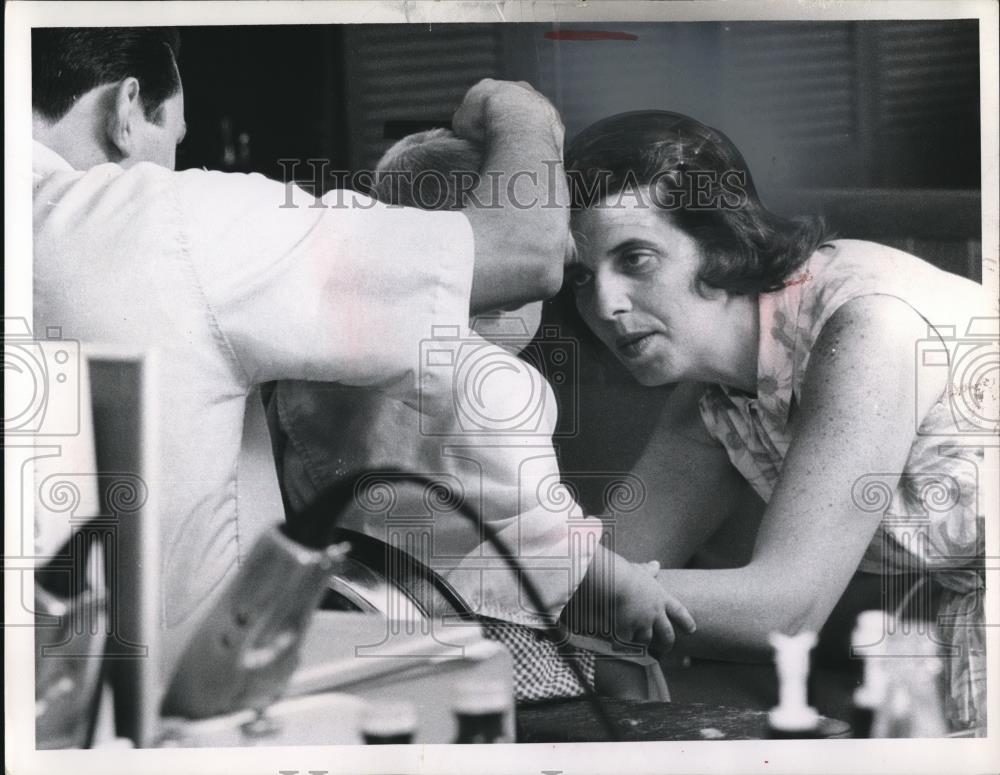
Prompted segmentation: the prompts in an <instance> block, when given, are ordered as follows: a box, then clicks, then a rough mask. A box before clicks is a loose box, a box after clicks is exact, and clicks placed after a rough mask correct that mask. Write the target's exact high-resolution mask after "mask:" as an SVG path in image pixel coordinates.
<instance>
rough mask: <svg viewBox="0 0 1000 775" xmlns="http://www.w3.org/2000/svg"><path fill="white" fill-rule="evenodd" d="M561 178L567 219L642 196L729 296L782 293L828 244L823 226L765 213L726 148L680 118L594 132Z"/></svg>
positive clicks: (571, 150)
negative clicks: (626, 196) (698, 253)
mask: <svg viewBox="0 0 1000 775" xmlns="http://www.w3.org/2000/svg"><path fill="white" fill-rule="evenodd" d="M566 172H567V176H568V178H569V186H570V196H571V200H572V203H573V207H574V209H583V208H588V207H602V206H614V201H613V198H614V197H615V196H616V195H619V194H621V193H623V192H626V191H632V190H634V191H636V192H638V193H639V195H640V196H641V195H642V194H641V191H640V189H644V188H645V187H649V192H648V198H649V200H650V202H649V204H650V206H654V207H657V208H658V209H660V210H662V211H664V212H669V214H670V217H671V218H672V219H673V223H674V224H675V225H676V226H677V227H678V228H680V229H681V230H682V231H684V232H685V233H687V234H688V235H689V236H691V237H692V238H693V239H695V240H696V241H697V242H698V244H699V245H700V246H701V248H702V251H703V253H704V262H703V264H702V267H701V271H700V272H699V275H698V279H699V280H701V281H702V282H703V283H704V284H705V285H707V286H710V287H712V288H720V289H722V290H725V291H728V292H729V293H732V294H754V293H765V292H767V291H773V290H777V289H779V288H781V287H782V286H783V283H784V281H785V280H786V279H787V278H788V277H789V275H790V274H791V273H792V272H794V271H795V269H797V268H798V267H799V266H800V265H801V264H802V263H803V262H804V261H805V260H806V259H807V258H808V257H809V256H810V255H811V254H812V252H813V251H814V250H816V248H817V247H819V245H820V244H822V243H823V241H824V238H825V227H824V225H823V222H822V221H821V220H820V219H818V218H794V219H788V218H782V217H781V216H778V215H775V214H774V213H772V212H771V211H770V210H768V209H767V208H766V207H764V206H763V205H762V204H761V202H760V199H759V198H758V197H757V191H756V189H755V188H754V184H753V180H752V179H751V177H750V171H749V169H747V165H746V162H745V161H744V160H743V156H742V155H741V154H740V152H739V151H738V150H737V149H736V146H735V145H733V143H732V142H731V141H730V140H729V138H728V137H726V136H725V135H724V134H722V132H719V131H718V130H716V129H712V128H711V127H708V126H705V125H704V124H702V123H700V122H698V121H695V120H694V119H693V118H689V117H688V116H684V115H681V114H679V113H669V112H667V111H662V110H643V111H635V112H632V113H620V114H618V115H616V116H611V117H610V118H606V119H603V120H601V121H598V122H597V123H595V124H591V125H590V126H589V127H587V128H586V129H584V130H583V131H582V132H581V133H580V134H578V135H577V136H576V137H575V138H574V140H573V142H572V143H571V144H570V145H569V147H568V148H567V150H566ZM608 197H611V198H612V199H611V201H609V200H608Z"/></svg>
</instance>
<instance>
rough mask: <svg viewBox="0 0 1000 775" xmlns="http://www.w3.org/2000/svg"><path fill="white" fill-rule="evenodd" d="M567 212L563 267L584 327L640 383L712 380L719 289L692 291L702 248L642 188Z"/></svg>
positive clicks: (721, 299)
mask: <svg viewBox="0 0 1000 775" xmlns="http://www.w3.org/2000/svg"><path fill="white" fill-rule="evenodd" d="M602 205H603V206H600V207H596V208H591V209H588V210H584V211H582V212H581V213H579V214H577V215H575V216H574V221H573V230H574V235H575V236H576V238H577V249H578V256H577V261H576V262H575V263H574V264H572V265H570V266H569V267H568V269H567V274H568V279H569V281H570V283H571V285H572V287H573V290H574V293H575V295H576V305H577V309H579V311H580V314H581V315H582V316H583V319H584V320H585V321H586V322H587V325H588V326H590V328H591V330H593V331H594V333H595V334H597V336H598V337H599V338H600V339H601V341H603V342H604V344H605V345H607V346H608V347H609V348H610V349H611V351H612V352H613V353H614V354H615V356H616V357H617V358H618V360H620V361H621V362H622V363H623V364H624V365H625V366H626V367H627V368H628V369H629V371H631V372H632V374H633V375H634V376H635V378H636V379H637V380H638V381H639V382H640V383H642V384H643V385H662V384H665V383H669V382H677V381H680V380H699V379H712V377H713V375H714V374H715V372H716V369H714V368H713V363H712V361H713V358H712V353H713V351H717V347H716V346H715V344H714V343H713V341H712V339H713V337H716V336H719V335H720V334H722V333H723V331H724V317H725V316H724V312H725V309H724V308H725V302H726V298H727V294H725V293H724V292H722V291H716V290H706V291H705V293H706V294H707V296H703V295H702V294H700V293H699V292H698V280H697V275H698V270H699V269H700V267H701V262H702V253H701V250H700V248H699V246H698V243H697V242H695V240H694V239H692V238H691V237H689V236H688V235H687V234H685V233H684V232H683V231H681V230H680V229H678V228H677V227H676V226H674V225H673V223H672V219H671V218H670V216H669V215H667V214H665V213H663V212H662V211H659V210H657V209H656V208H655V207H653V205H652V204H651V203H650V199H649V197H648V196H645V195H644V194H643V193H642V192H640V193H639V195H638V196H636V195H629V194H622V195H621V196H620V197H619V196H614V197H611V198H610V199H609V200H606V201H605V202H604V203H602Z"/></svg>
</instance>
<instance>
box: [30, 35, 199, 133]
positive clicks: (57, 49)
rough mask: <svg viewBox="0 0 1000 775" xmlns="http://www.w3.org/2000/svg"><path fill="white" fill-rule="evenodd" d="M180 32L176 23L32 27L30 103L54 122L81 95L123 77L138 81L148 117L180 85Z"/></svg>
mask: <svg viewBox="0 0 1000 775" xmlns="http://www.w3.org/2000/svg"><path fill="white" fill-rule="evenodd" d="M179 52H180V35H179V34H178V32H177V30H176V29H175V28H173V27H87V28H82V27H81V28H76V27H58V28H36V29H33V30H32V31H31V105H32V108H33V109H34V110H35V111H36V112H38V113H40V114H41V115H42V116H44V117H45V118H47V119H49V120H50V121H57V120H59V119H60V118H62V117H63V116H64V115H66V113H67V112H68V111H69V109H70V108H71V107H73V103H74V102H76V100H77V99H78V98H79V97H82V96H83V95H84V94H86V93H87V92H89V91H90V90H91V89H95V88H97V87H98V86H103V85H104V84H107V83H118V82H119V81H121V80H123V79H124V78H128V77H130V76H131V77H134V78H137V79H138V80H139V95H140V98H141V99H142V109H143V113H145V115H146V118H148V119H149V120H150V121H155V120H157V114H158V111H159V110H160V107H161V106H162V105H163V103H164V101H165V100H167V99H168V98H170V97H172V96H173V95H174V94H176V93H177V91H178V89H180V87H181V81H180V77H179V76H178V74H177V65H176V62H177V56H178V53H179Z"/></svg>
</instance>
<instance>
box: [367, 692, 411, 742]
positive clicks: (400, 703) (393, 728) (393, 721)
mask: <svg viewBox="0 0 1000 775" xmlns="http://www.w3.org/2000/svg"><path fill="white" fill-rule="evenodd" d="M416 731H417V711H416V709H415V708H414V706H413V703H412V702H407V701H405V700H391V701H386V700H374V701H372V702H369V703H367V704H366V705H365V709H364V713H363V714H362V716H361V737H362V739H364V741H365V745H406V744H408V743H412V742H413V736H414V735H415V734H416Z"/></svg>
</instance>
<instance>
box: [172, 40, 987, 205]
mask: <svg viewBox="0 0 1000 775" xmlns="http://www.w3.org/2000/svg"><path fill="white" fill-rule="evenodd" d="M595 29H596V28H595V25H575V26H574V27H573V28H572V30H568V29H566V28H565V27H560V26H559V25H542V24H518V25H503V24H460V25H454V24H436V25H338V26H281V27H276V26H270V27H191V28H186V29H185V30H184V33H183V46H184V48H183V51H182V61H181V70H182V73H183V75H184V81H185V88H186V99H187V102H188V116H189V118H188V120H189V123H190V124H191V131H190V133H189V135H188V137H189V139H188V140H187V141H186V142H185V144H184V157H183V160H182V163H183V164H186V165H194V166H208V167H219V168H231V169H236V168H245V169H252V170H255V171H260V172H263V173H265V174H269V175H274V176H278V175H279V174H280V167H278V165H277V159H278V158H282V157H300V158H326V159H330V160H331V163H332V167H334V168H338V169H354V168H358V167H365V166H367V167H370V166H372V165H373V164H374V162H375V161H376V160H377V159H378V157H379V155H380V154H381V152H382V151H383V150H384V149H385V148H386V147H387V146H388V143H389V141H390V140H391V139H392V136H393V135H394V134H397V133H398V132H399V128H398V127H399V122H401V121H402V122H407V121H411V122H424V121H431V122H437V121H447V120H448V118H449V116H450V115H451V113H452V111H453V110H454V108H455V107H456V106H457V104H458V102H459V101H460V99H461V97H462V94H463V93H464V92H465V90H466V89H467V88H468V87H469V86H471V85H472V84H473V83H475V81H476V80H478V79H479V78H483V77H494V78H515V79H520V80H526V81H529V82H530V83H532V84H533V85H535V86H536V88H538V89H539V90H540V91H541V92H542V93H544V94H545V95H546V96H548V97H549V98H550V99H551V100H552V101H553V103H554V104H555V105H556V107H557V108H559V110H560V112H561V113H562V115H563V119H564V122H565V124H566V127H567V133H568V135H570V136H572V135H573V134H574V133H575V132H577V131H579V130H580V129H582V128H583V127H584V126H586V125H587V124H588V123H590V122H591V121H594V120H596V119H598V118H601V117H603V116H606V115H609V114H612V113H616V112H619V111H623V110H634V109H640V108H663V109H669V110H676V111H679V112H683V113H689V114H690V115H692V116H694V117H696V118H698V119H700V120H702V121H704V122H705V123H708V124H710V125H712V126H715V127H716V128H718V129H721V130H722V131H723V132H725V133H726V134H728V135H729V136H730V137H731V138H732V139H733V140H734V141H735V142H736V144H737V145H738V146H739V147H740V148H741V150H742V151H743V152H744V155H745V156H746V157H747V160H748V162H749V163H750V167H751V170H752V171H753V172H754V175H755V177H756V178H757V179H758V183H759V186H758V187H759V188H760V190H761V192H762V194H764V195H765V196H766V195H767V194H768V193H769V192H770V191H773V190H777V189H780V188H782V187H829V186H837V187H841V186H845V187H907V188H978V186H979V121H978V116H979V78H978V68H979V46H978V41H979V38H978V23H977V22H976V21H975V20H945V21H867V22H842V21H838V22H766V23H762V22H728V23H721V22H704V23H702V22H699V23H646V24H627V25H614V31H615V32H618V33H621V36H620V37H621V38H623V39H617V40H572V39H566V38H567V36H568V35H571V34H572V33H574V32H577V33H578V32H584V33H585V32H593V31H595ZM600 29H601V30H605V31H606V30H608V29H609V25H607V24H605V25H601V26H600ZM577 37H579V36H577ZM394 125H395V127H396V128H395V129H394ZM403 126H405V123H404V124H403ZM241 134H242V135H245V140H246V141H247V142H244V143H243V144H242V146H241V143H240V142H239V138H240V135H241ZM241 147H242V149H243V153H242V154H241Z"/></svg>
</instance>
